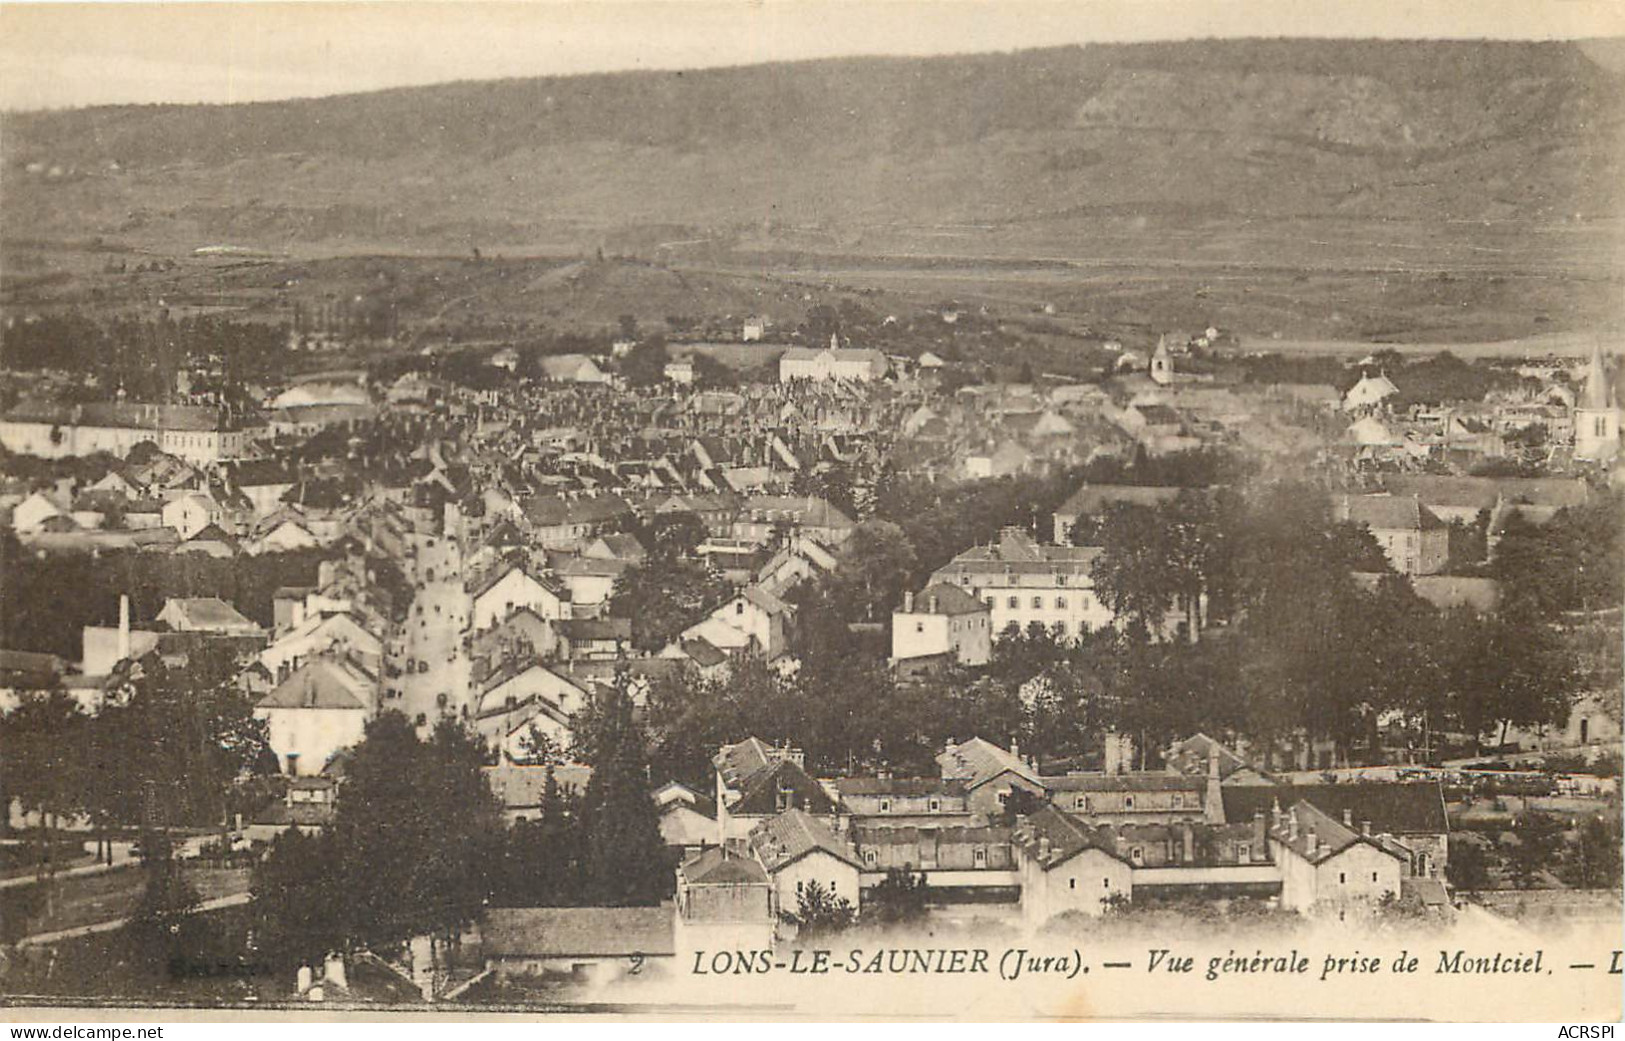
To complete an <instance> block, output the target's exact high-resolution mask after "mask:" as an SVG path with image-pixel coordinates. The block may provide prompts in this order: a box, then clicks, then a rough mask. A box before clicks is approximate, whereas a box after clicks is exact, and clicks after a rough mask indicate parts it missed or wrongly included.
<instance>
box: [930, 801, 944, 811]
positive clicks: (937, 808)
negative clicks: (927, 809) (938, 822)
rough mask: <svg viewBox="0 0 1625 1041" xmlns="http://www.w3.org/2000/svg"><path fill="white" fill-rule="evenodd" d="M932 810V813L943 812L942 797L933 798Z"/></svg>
mask: <svg viewBox="0 0 1625 1041" xmlns="http://www.w3.org/2000/svg"><path fill="white" fill-rule="evenodd" d="M931 812H932V813H941V812H942V800H941V799H932V800H931Z"/></svg>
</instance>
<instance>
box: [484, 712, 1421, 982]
mask: <svg viewBox="0 0 1625 1041" xmlns="http://www.w3.org/2000/svg"><path fill="white" fill-rule="evenodd" d="M1108 741H1109V742H1116V741H1117V738H1116V736H1115V735H1113V736H1109V737H1108ZM1119 744H1120V742H1119ZM1110 750H1111V749H1110V747H1109V748H1108V752H1109V751H1110ZM1165 760H1166V763H1167V765H1166V766H1165V768H1164V769H1162V770H1138V771H1136V770H1130V769H1127V760H1126V758H1125V757H1123V756H1122V755H1121V754H1119V755H1117V756H1111V755H1108V757H1107V761H1106V764H1105V766H1106V768H1105V769H1104V770H1101V771H1096V772H1089V773H1086V772H1050V771H1046V770H1042V769H1040V766H1039V764H1037V763H1035V762H1034V761H1033V760H1031V759H1030V758H1024V757H1022V756H1021V755H1020V753H1019V750H1018V749H1016V748H1014V747H1011V748H1005V747H1001V746H999V745H998V744H995V743H993V742H990V741H986V740H983V739H981V738H971V739H969V740H965V741H960V742H949V743H948V745H947V746H946V747H945V748H944V749H943V751H942V753H941V754H940V755H938V756H937V766H938V772H937V773H936V774H935V775H932V776H926V777H893V776H890V775H885V774H882V775H879V776H844V777H835V778H815V777H814V776H813V775H812V774H810V773H809V772H808V770H807V769H806V767H805V763H804V759H803V757H802V755H801V754H800V753H799V752H798V751H797V750H796V749H794V748H789V747H780V746H774V745H770V744H768V743H766V742H763V741H761V740H759V739H756V738H747V739H746V740H743V741H740V742H738V743H736V744H732V745H727V746H724V747H723V748H722V749H720V750H719V752H718V753H717V755H716V756H715V758H714V760H713V767H714V771H715V775H714V776H715V793H714V797H709V798H708V797H704V796H701V795H700V794H699V793H696V792H693V791H691V790H689V789H686V788H683V787H682V786H681V785H675V784H671V785H667V786H665V788H663V789H661V791H660V792H658V793H656V795H655V798H656V801H657V802H658V803H659V804H660V806H661V812H662V830H663V833H665V835H666V839H667V842H668V843H669V844H671V845H672V846H674V847H679V846H680V847H681V848H682V851H683V855H682V859H681V862H680V865H679V867H678V868H677V888H676V895H675V898H674V902H673V905H672V907H671V908H669V909H666V908H662V909H660V910H661V911H662V912H664V914H665V918H664V919H658V918H656V917H654V916H653V915H652V914H651V911H650V909H638V910H637V911H636V912H633V911H631V910H628V911H627V912H625V918H626V921H625V922H621V921H620V917H621V916H620V915H619V914H618V913H616V912H612V911H610V910H608V909H603V908H596V909H587V908H583V909H507V910H501V911H494V912H492V914H493V915H494V916H496V917H497V918H499V919H500V920H501V925H500V928H499V933H498V934H497V935H494V936H493V935H490V934H487V935H486V936H485V940H486V954H487V957H488V959H490V961H491V962H492V963H493V964H494V965H495V966H496V968H497V969H498V971H500V972H505V973H510V974H525V973H535V972H539V971H566V972H569V971H574V972H577V973H580V972H582V971H584V970H591V969H593V968H595V967H602V968H605V969H607V970H610V971H615V966H614V961H615V956H616V955H617V954H622V953H624V951H623V948H625V949H627V950H629V949H630V945H631V944H643V945H645V946H642V947H640V948H639V949H640V950H642V951H650V950H653V951H655V952H657V954H660V955H679V956H680V955H683V954H685V953H686V952H692V951H696V950H704V951H714V950H754V949H767V948H770V947H771V946H772V945H773V944H774V943H775V942H776V941H780V940H783V939H785V938H786V937H787V936H788V935H791V934H792V933H793V930H794V926H793V925H787V924H786V922H785V915H787V914H788V915H791V916H793V915H794V914H795V913H796V912H797V911H798V909H799V907H800V906H801V901H802V896H803V894H804V893H806V892H807V891H808V889H809V887H812V886H814V885H816V886H817V887H818V888H819V890H821V891H822V892H823V893H826V894H831V895H832V896H833V897H834V898H835V899H837V900H844V901H846V902H847V903H848V904H850V905H851V907H852V908H853V909H854V910H857V911H860V912H861V910H862V909H863V908H864V907H866V906H867V904H868V902H869V901H870V900H871V899H873V893H874V891H875V889H876V887H877V886H879V885H881V884H882V882H883V881H884V880H885V879H886V878H887V876H888V873H889V872H893V871H904V872H908V873H909V874H911V875H914V876H917V877H923V879H924V881H925V884H926V886H927V890H926V892H927V894H928V895H927V904H928V906H929V907H930V908H931V909H932V913H934V914H939V915H946V916H949V917H954V918H959V919H969V918H989V919H996V920H1000V921H1004V922H1012V921H1013V922H1017V923H1020V924H1021V925H1023V926H1025V927H1030V928H1037V927H1039V926H1042V925H1043V924H1045V923H1046V922H1048V921H1050V920H1051V919H1053V918H1055V917H1056V916H1058V915H1066V914H1076V915H1086V916H1098V915H1101V914H1104V913H1107V912H1108V911H1110V910H1111V909H1113V908H1114V907H1117V906H1119V905H1121V904H1124V903H1133V902H1135V901H1147V900H1167V899H1178V900H1197V901H1222V900H1227V899H1234V898H1252V899H1256V900H1263V901H1270V902H1273V903H1275V904H1276V905H1278V906H1280V907H1283V908H1286V909H1291V910H1296V911H1301V912H1304V913H1306V914H1310V915H1316V916H1331V917H1333V918H1347V917H1348V916H1351V915H1355V916H1360V915H1368V914H1370V913H1371V912H1372V911H1373V909H1374V908H1375V907H1376V906H1377V905H1379V904H1381V903H1382V902H1383V901H1384V900H1386V899H1399V898H1401V897H1405V898H1410V899H1413V900H1416V901H1419V902H1420V903H1421V904H1422V905H1423V906H1425V907H1430V908H1436V909H1438V910H1437V913H1439V914H1447V913H1448V906H1449V900H1448V893H1447V890H1446V886H1445V883H1444V881H1443V879H1444V872H1445V868H1446V864H1447V856H1448V841H1447V838H1448V830H1449V825H1448V822H1447V819H1446V810H1445V804H1444V797H1443V793H1442V791H1441V789H1440V787H1439V785H1438V784H1437V783H1436V782H1378V783H1345V784H1316V785H1292V784H1287V783H1283V782H1281V781H1279V780H1278V779H1276V778H1274V777H1272V776H1270V775H1268V774H1265V773H1264V772H1262V771H1261V770H1259V769H1257V768H1256V767H1254V766H1253V765H1251V764H1250V763H1248V762H1247V761H1246V760H1245V759H1244V758H1242V757H1241V756H1240V755H1238V754H1237V753H1236V752H1234V751H1232V750H1231V749H1229V748H1227V747H1225V746H1224V745H1222V744H1220V743H1219V742H1217V741H1214V740H1212V739H1211V738H1209V737H1207V736H1205V735H1201V734H1197V735H1195V736H1193V737H1191V738H1189V739H1188V740H1185V741H1182V742H1180V743H1178V744H1177V745H1175V746H1174V747H1173V748H1171V749H1169V750H1168V751H1167V755H1166V757H1165ZM520 769H528V770H531V771H532V772H537V773H539V772H540V771H538V770H537V769H536V768H520ZM588 915H591V916H594V921H595V922H596V923H597V925H598V927H599V928H601V929H603V930H604V934H603V935H602V936H600V937H599V939H598V943H599V945H600V947H603V946H606V945H607V946H608V947H609V948H611V949H610V950H607V951H603V952H602V953H601V954H600V955H598V956H594V957H588V956H587V954H586V952H584V951H575V952H572V951H569V950H565V949H563V948H565V947H568V945H567V944H564V945H560V944H555V943H549V942H546V939H545V936H544V935H543V934H544V933H545V930H544V929H540V928H533V929H529V930H527V929H525V928H523V927H522V926H523V925H524V923H525V922H527V921H531V924H532V925H533V926H540V925H542V924H543V921H542V920H544V919H545V921H546V923H553V924H557V922H558V921H559V920H561V919H570V918H573V917H583V916H588ZM634 918H635V919H636V921H634V920H633V919H634ZM532 920H534V921H532ZM621 930H624V938H622V937H620V936H619V935H618V933H619V931H621ZM651 942H652V943H653V944H654V946H652V947H651V946H648V945H649V944H650V943H651ZM679 964H683V963H681V962H680V963H679Z"/></svg>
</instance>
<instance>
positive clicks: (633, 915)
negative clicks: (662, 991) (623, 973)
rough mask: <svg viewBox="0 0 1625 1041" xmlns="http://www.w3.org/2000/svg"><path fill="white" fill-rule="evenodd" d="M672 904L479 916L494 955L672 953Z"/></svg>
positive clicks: (497, 911) (506, 910)
mask: <svg viewBox="0 0 1625 1041" xmlns="http://www.w3.org/2000/svg"><path fill="white" fill-rule="evenodd" d="M672 924H673V915H672V911H671V908H670V907H667V906H661V907H493V908H491V909H490V910H488V911H487V912H486V913H485V917H484V919H483V920H482V921H481V922H480V937H481V939H482V941H483V942H484V945H485V953H486V955H487V956H488V957H492V958H553V957H569V956H573V957H584V958H585V957H603V958H623V957H626V956H628V955H632V954H646V955H647V954H668V955H669V954H673V953H675V951H676V946H675V944H674V943H673V940H672Z"/></svg>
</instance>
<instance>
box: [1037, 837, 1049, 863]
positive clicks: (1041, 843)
mask: <svg viewBox="0 0 1625 1041" xmlns="http://www.w3.org/2000/svg"><path fill="white" fill-rule="evenodd" d="M1049 853H1050V845H1049V836H1048V835H1040V836H1038V862H1039V863H1040V864H1045V863H1048V862H1049Z"/></svg>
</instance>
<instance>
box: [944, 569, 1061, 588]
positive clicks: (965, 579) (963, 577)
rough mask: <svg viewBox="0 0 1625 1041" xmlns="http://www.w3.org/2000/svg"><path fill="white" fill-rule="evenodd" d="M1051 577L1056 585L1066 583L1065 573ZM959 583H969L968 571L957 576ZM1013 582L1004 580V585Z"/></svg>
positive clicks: (1006, 574) (966, 584)
mask: <svg viewBox="0 0 1625 1041" xmlns="http://www.w3.org/2000/svg"><path fill="white" fill-rule="evenodd" d="M1004 577H1005V578H1006V579H1007V580H1008V579H1009V578H1010V577H1011V575H1010V573H1009V572H1006V573H1005V576H1004ZM1053 577H1054V579H1055V584H1056V585H1058V586H1064V585H1066V580H1067V576H1066V575H1055V576H1053ZM959 584H960V585H962V586H968V585H970V574H969V572H966V573H964V574H962V575H960V576H959ZM1015 584H1016V583H1014V582H1011V581H1006V582H1005V585H1015Z"/></svg>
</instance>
